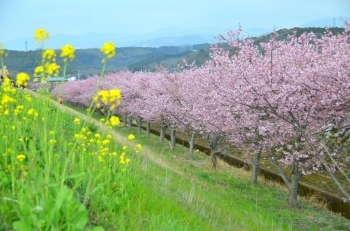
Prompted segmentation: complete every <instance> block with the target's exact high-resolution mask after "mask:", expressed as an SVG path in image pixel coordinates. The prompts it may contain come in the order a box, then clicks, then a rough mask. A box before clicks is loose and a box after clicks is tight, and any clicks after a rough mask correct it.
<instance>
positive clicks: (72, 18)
mask: <svg viewBox="0 0 350 231" xmlns="http://www.w3.org/2000/svg"><path fill="white" fill-rule="evenodd" d="M0 3H1V4H0V31H1V32H0V41H7V40H10V39H15V38H22V37H28V36H33V34H34V30H35V29H38V28H45V29H46V30H47V31H48V32H49V33H50V34H51V35H54V34H59V33H63V34H69V35H78V34H85V33H88V32H112V33H118V32H120V33H131V34H144V33H148V32H151V31H153V30H156V29H160V28H167V27H177V28H183V29H192V28H198V27H208V26H210V27H220V28H223V29H232V30H236V29H237V27H238V23H241V25H242V27H243V28H245V29H250V28H273V27H275V28H284V27H286V28H288V27H294V26H298V25H300V24H302V23H305V22H307V21H310V20H315V19H321V18H325V17H339V16H344V17H350V0H0Z"/></svg>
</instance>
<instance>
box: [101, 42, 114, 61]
mask: <svg viewBox="0 0 350 231" xmlns="http://www.w3.org/2000/svg"><path fill="white" fill-rule="evenodd" d="M101 52H102V53H104V54H105V55H106V57H107V58H108V59H111V58H113V57H114V56H115V46H114V44H113V43H112V42H106V43H105V44H103V46H102V47H101Z"/></svg>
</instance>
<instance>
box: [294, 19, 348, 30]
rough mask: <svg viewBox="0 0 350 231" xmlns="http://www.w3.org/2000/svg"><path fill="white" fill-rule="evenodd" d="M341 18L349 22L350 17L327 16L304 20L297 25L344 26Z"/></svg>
mask: <svg viewBox="0 0 350 231" xmlns="http://www.w3.org/2000/svg"><path fill="white" fill-rule="evenodd" d="M343 20H346V21H348V22H350V18H348V17H341V16H339V17H327V18H321V19H317V20H312V21H309V22H305V23H303V24H301V25H299V27H322V28H325V27H344V23H343Z"/></svg>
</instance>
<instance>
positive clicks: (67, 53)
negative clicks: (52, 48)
mask: <svg viewBox="0 0 350 231" xmlns="http://www.w3.org/2000/svg"><path fill="white" fill-rule="evenodd" d="M74 57H75V56H74V47H73V46H72V45H70V44H67V45H65V46H63V47H61V58H63V61H64V62H66V61H67V60H68V59H70V60H73V59H74Z"/></svg>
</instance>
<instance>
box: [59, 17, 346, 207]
mask: <svg viewBox="0 0 350 231" xmlns="http://www.w3.org/2000/svg"><path fill="white" fill-rule="evenodd" d="M239 33H240V30H238V31H237V32H232V31H230V32H228V34H227V36H220V39H221V40H224V41H225V42H227V43H228V44H229V45H230V46H231V47H232V50H231V53H230V52H228V51H225V50H223V49H222V48H220V47H219V46H213V47H212V49H211V60H210V61H208V62H207V63H206V64H205V65H203V66H201V67H196V66H194V65H191V64H186V63H185V64H184V66H183V67H182V71H180V72H177V73H169V72H167V70H165V69H163V68H161V67H159V68H158V70H157V72H155V73H149V72H135V73H132V72H130V71H128V70H124V71H120V72H117V73H113V74H108V75H106V76H105V77H103V79H102V80H101V81H98V79H99V78H98V77H93V78H89V79H87V80H83V81H74V82H68V83H65V84H63V85H59V86H58V87H56V88H55V89H54V90H53V92H52V94H53V95H54V96H55V97H56V96H58V95H60V94H62V95H63V97H64V98H65V100H66V101H70V102H72V103H77V104H79V105H83V106H85V107H88V106H89V105H90V102H91V99H92V98H93V96H94V94H95V91H96V84H97V83H98V82H99V88H100V89H113V88H118V89H120V90H121V91H122V101H121V104H120V105H119V107H118V108H116V109H115V110H114V111H113V113H116V114H119V115H121V116H124V117H125V118H124V119H125V120H127V118H134V119H135V120H136V121H137V123H138V124H139V125H141V123H142V122H147V124H148V128H149V123H158V124H161V125H162V132H161V139H164V131H165V129H167V128H168V129H170V131H171V137H172V145H173V146H175V132H176V131H182V132H183V133H185V134H188V137H190V153H192V152H193V144H194V141H195V137H196V136H198V135H200V136H203V137H206V138H207V140H208V146H209V147H210V148H211V151H212V154H211V158H212V161H213V165H214V166H215V165H216V158H217V156H218V155H219V154H220V153H221V151H222V148H224V145H223V144H230V145H236V146H240V147H247V148H249V149H248V150H250V152H251V153H252V154H253V156H249V158H248V157H247V160H246V161H247V162H248V161H249V162H250V161H251V159H252V161H251V164H252V169H253V171H252V181H253V183H256V181H257V176H258V169H259V162H260V155H261V153H264V154H265V155H267V156H268V157H269V160H270V161H271V163H273V164H274V165H275V166H276V168H277V169H278V171H279V173H280V175H281V177H282V178H283V180H284V182H285V184H286V186H287V187H288V189H289V199H288V204H289V207H291V208H294V207H297V192H298V183H299V182H300V179H301V177H302V176H303V175H306V174H310V173H315V172H319V171H324V170H326V171H328V172H329V174H330V177H331V178H332V179H333V180H334V181H335V182H336V184H337V185H338V187H339V189H340V190H341V191H342V193H343V195H344V197H345V198H346V199H348V200H350V195H349V192H348V190H349V187H348V188H346V187H345V186H343V184H341V183H340V182H339V181H338V179H337V178H336V177H335V175H334V172H335V171H340V172H341V173H342V174H343V177H344V178H345V179H347V181H348V182H349V183H350V180H349V177H348V175H347V173H346V172H344V170H343V169H344V167H346V166H349V163H350V157H349V155H348V154H347V151H348V149H347V147H348V146H349V144H348V139H349V137H350V134H349V132H348V131H349V129H350V123H349V122H350V120H349V109H350V39H349V34H350V25H349V24H348V23H346V22H345V31H344V32H343V33H342V34H337V35H333V34H332V33H331V32H329V31H327V32H326V33H325V34H324V35H323V36H322V37H321V38H317V37H316V36H315V34H313V33H305V34H302V35H301V36H300V37H297V36H296V34H292V35H290V36H289V37H288V39H287V40H285V41H277V39H276V37H277V34H274V35H273V36H271V39H270V41H269V42H267V43H261V44H259V45H254V43H253V40H251V39H246V40H243V41H241V40H238V39H237V38H238V37H239V36H238V35H239ZM106 110H107V108H106ZM148 131H149V130H148ZM286 166H289V167H291V168H292V169H293V170H292V172H291V173H287V172H286V170H285V169H287V168H285V167H286Z"/></svg>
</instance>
